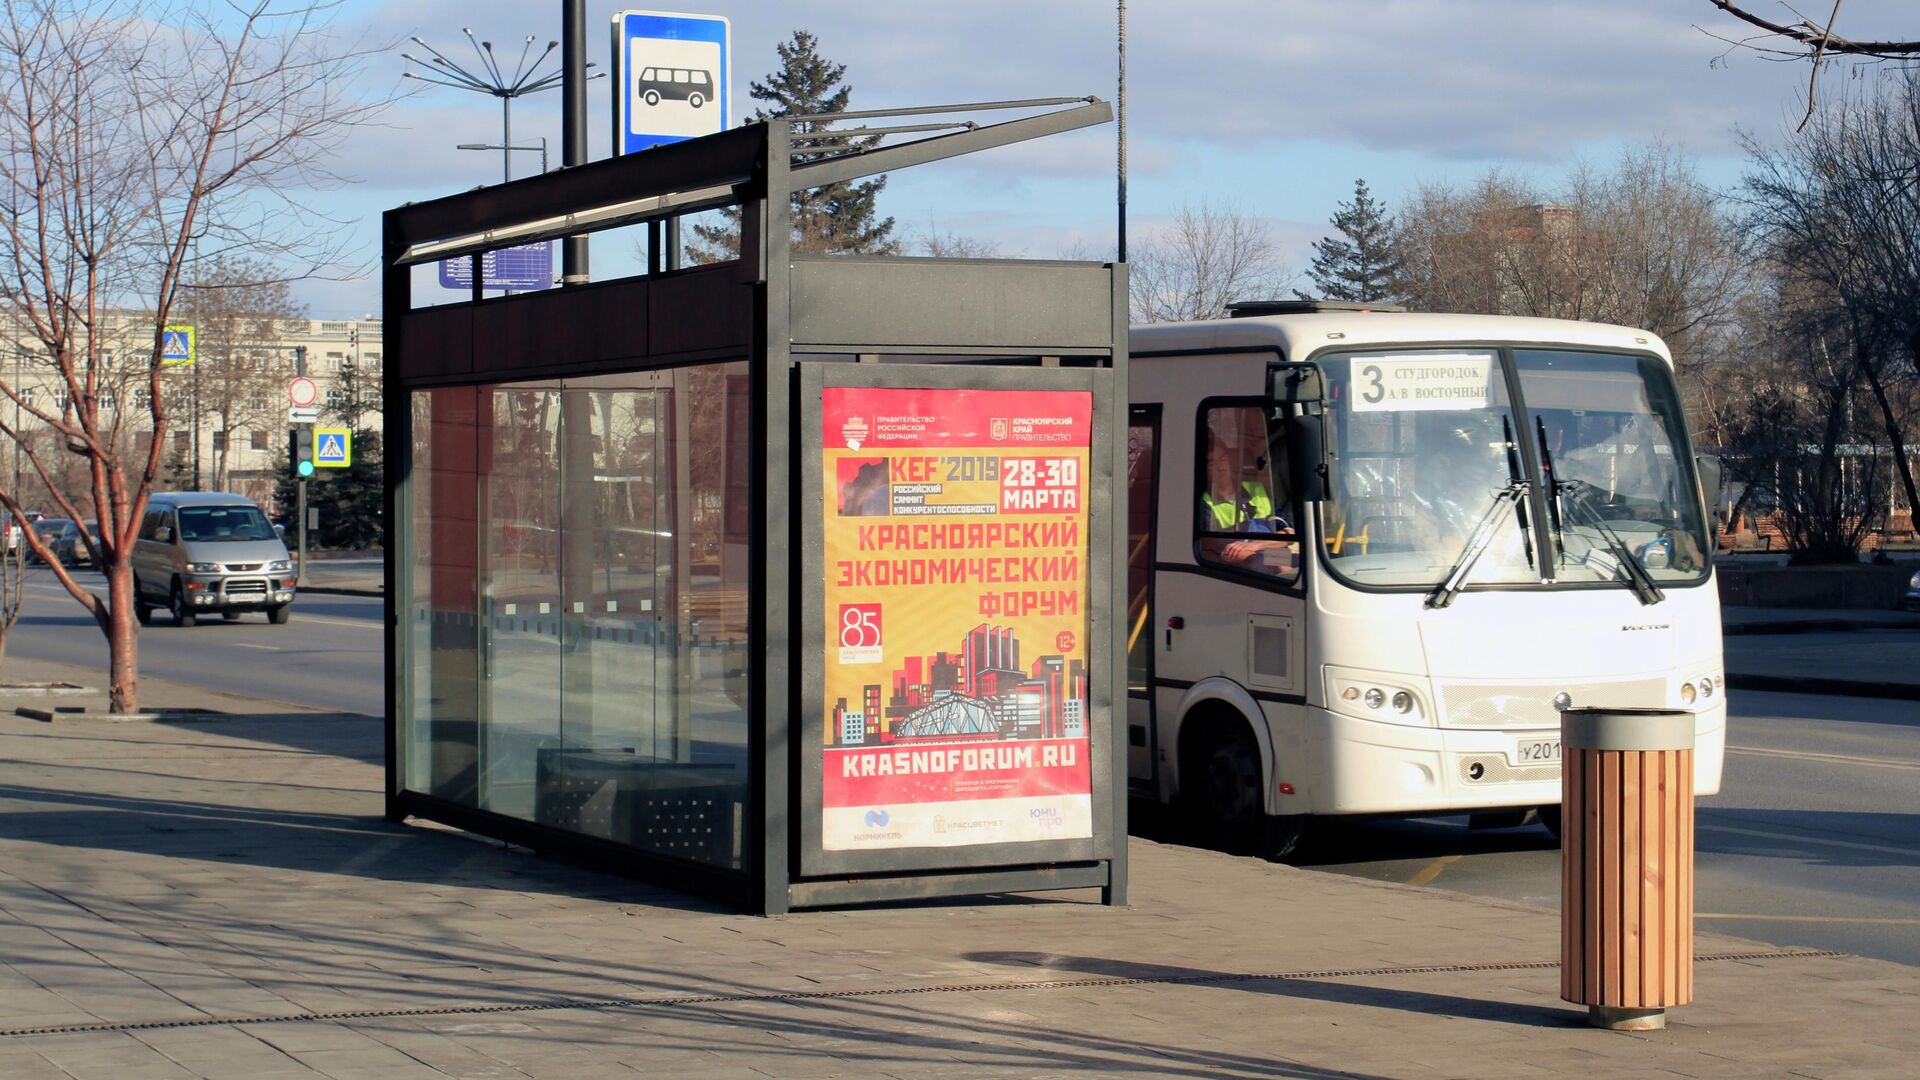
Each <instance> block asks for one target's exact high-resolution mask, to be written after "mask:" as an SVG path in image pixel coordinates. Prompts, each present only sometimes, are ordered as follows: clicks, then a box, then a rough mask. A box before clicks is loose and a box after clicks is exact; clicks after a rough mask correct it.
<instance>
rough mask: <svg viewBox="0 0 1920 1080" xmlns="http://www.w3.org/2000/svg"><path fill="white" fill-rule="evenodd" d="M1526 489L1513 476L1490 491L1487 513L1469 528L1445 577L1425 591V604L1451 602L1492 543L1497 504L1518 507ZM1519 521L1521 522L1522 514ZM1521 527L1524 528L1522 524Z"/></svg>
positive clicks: (1443, 605)
mask: <svg viewBox="0 0 1920 1080" xmlns="http://www.w3.org/2000/svg"><path fill="white" fill-rule="evenodd" d="M1527 490H1528V489H1527V482H1526V481H1525V480H1522V479H1517V478H1516V479H1512V480H1508V481H1507V486H1506V487H1503V488H1501V489H1500V490H1499V491H1496V492H1494V493H1493V502H1492V503H1490V504H1489V505H1488V506H1487V512H1486V513H1484V514H1482V515H1480V523H1479V524H1478V525H1475V526H1474V527H1473V534H1472V535H1471V536H1468V537H1467V546H1466V547H1464V548H1462V549H1461V550H1460V557H1459V558H1458V559H1455V560H1454V563H1453V569H1451V570H1448V571H1447V576H1446V577H1445V578H1444V579H1442V580H1441V582H1440V584H1438V585H1435V586H1434V587H1433V591H1432V592H1430V593H1428V594H1427V606H1428V607H1430V608H1443V607H1446V606H1447V605H1449V604H1451V603H1453V598H1454V597H1456V596H1458V595H1460V587H1461V585H1462V584H1464V583H1465V582H1466V580H1467V574H1468V572H1470V571H1471V570H1472V569H1473V564H1474V563H1477V562H1479V561H1480V556H1481V555H1483V554H1485V553H1486V550H1487V545H1489V544H1491V543H1493V530H1494V528H1495V527H1496V526H1498V525H1499V523H1500V507H1501V504H1502V503H1506V502H1511V503H1513V504H1514V506H1515V507H1516V508H1518V507H1519V506H1520V501H1521V500H1522V499H1524V498H1526V497H1527ZM1521 520H1522V521H1523V522H1524V521H1525V518H1524V516H1523V517H1522V519H1521ZM1521 527H1522V528H1525V526H1524V525H1522V526H1521ZM1529 561H1531V555H1529Z"/></svg>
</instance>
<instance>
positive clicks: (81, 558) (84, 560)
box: [69, 521, 100, 570]
mask: <svg viewBox="0 0 1920 1080" xmlns="http://www.w3.org/2000/svg"><path fill="white" fill-rule="evenodd" d="M86 535H87V536H91V537H93V550H92V551H89V550H88V549H87V542H86V540H85V539H83V538H82V537H81V536H80V534H78V533H76V534H75V535H74V538H73V562H71V563H70V564H69V565H71V566H84V567H86V568H87V569H89V570H98V569H100V564H99V562H98V561H96V560H95V559H94V557H93V552H94V551H98V550H100V523H99V522H97V521H89V522H87V524H86Z"/></svg>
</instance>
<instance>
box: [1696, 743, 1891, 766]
mask: <svg viewBox="0 0 1920 1080" xmlns="http://www.w3.org/2000/svg"><path fill="white" fill-rule="evenodd" d="M1727 753H1729V754H1750V755H1752V756H1754V757H1783V758H1799V759H1801V760H1804V761H1833V762H1839V763H1842V764H1847V765H1871V766H1873V767H1875V768H1880V769H1913V770H1920V761H1889V760H1887V759H1886V758H1870V757H1856V756H1854V755H1852V754H1821V753H1816V752H1814V751H1812V750H1767V749H1763V748H1761V747H1758V746H1729V747H1727Z"/></svg>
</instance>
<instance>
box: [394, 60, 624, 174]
mask: <svg viewBox="0 0 1920 1080" xmlns="http://www.w3.org/2000/svg"><path fill="white" fill-rule="evenodd" d="M460 32H461V33H463V34H465V35H467V41H468V42H469V43H470V44H472V45H473V52H474V55H475V56H477V57H479V58H480V65H479V73H478V74H476V73H474V72H472V71H469V70H467V69H466V68H464V67H462V66H460V65H459V64H457V63H455V62H454V61H452V60H449V59H448V58H447V57H446V56H445V55H444V54H443V53H441V52H440V51H439V50H438V49H435V48H434V47H433V46H431V45H429V44H427V43H426V42H425V41H423V40H421V39H420V38H418V37H415V38H414V39H413V43H414V44H415V45H418V46H420V47H421V48H423V49H425V50H427V51H428V52H430V53H432V54H433V59H432V60H430V61H428V60H422V59H420V58H419V57H417V56H414V55H412V54H411V53H401V54H400V55H401V56H402V57H404V58H405V59H408V60H411V61H413V62H414V63H416V64H420V65H422V66H425V67H429V68H430V70H431V72H432V74H431V75H420V74H416V73H414V72H411V71H408V72H404V73H402V74H401V76H400V77H401V78H403V79H418V80H419V81H421V82H425V83H432V84H434V85H435V86H447V87H452V88H453V89H455V90H470V91H472V92H474V93H476V94H487V95H489V96H492V97H497V98H499V99H500V146H501V148H502V149H501V155H500V156H501V167H502V176H501V179H503V180H512V179H513V154H512V151H513V150H515V149H522V148H520V147H515V146H514V145H513V99H514V98H517V97H525V96H526V95H528V94H537V93H539V92H540V91H542V90H552V89H553V88H555V87H557V86H559V85H560V81H561V79H562V77H563V75H564V72H563V71H562V70H560V69H559V68H554V69H552V70H550V71H547V72H545V73H542V71H541V67H542V65H544V64H545V63H546V61H547V57H549V56H552V55H553V51H554V50H555V49H558V48H559V47H560V43H559V42H557V41H549V42H547V47H546V48H545V49H542V50H541V51H540V53H539V55H537V56H533V57H532V59H531V60H529V59H528V55H529V54H530V53H532V52H533V44H534V39H533V36H532V35H531V34H529V35H528V36H527V38H526V40H525V41H524V42H523V43H522V45H521V46H520V58H519V59H518V60H516V61H514V66H513V72H512V74H508V73H507V70H506V68H504V67H502V66H501V65H500V61H499V59H498V58H497V57H495V56H494V55H493V42H491V41H481V40H479V39H478V38H476V37H474V36H473V30H472V28H470V27H464V26H463V27H461V28H460ZM587 66H588V67H592V66H593V65H591V64H589V65H587ZM600 74H605V73H604V72H602V73H600ZM600 74H596V75H592V76H589V77H590V78H596V79H597V78H599V77H600ZM544 141H545V140H542V142H544ZM467 148H468V147H466V146H463V147H462V149H467Z"/></svg>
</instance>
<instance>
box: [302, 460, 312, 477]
mask: <svg viewBox="0 0 1920 1080" xmlns="http://www.w3.org/2000/svg"><path fill="white" fill-rule="evenodd" d="M300 475H301V476H312V475H313V462H311V461H303V462H301V463H300Z"/></svg>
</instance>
